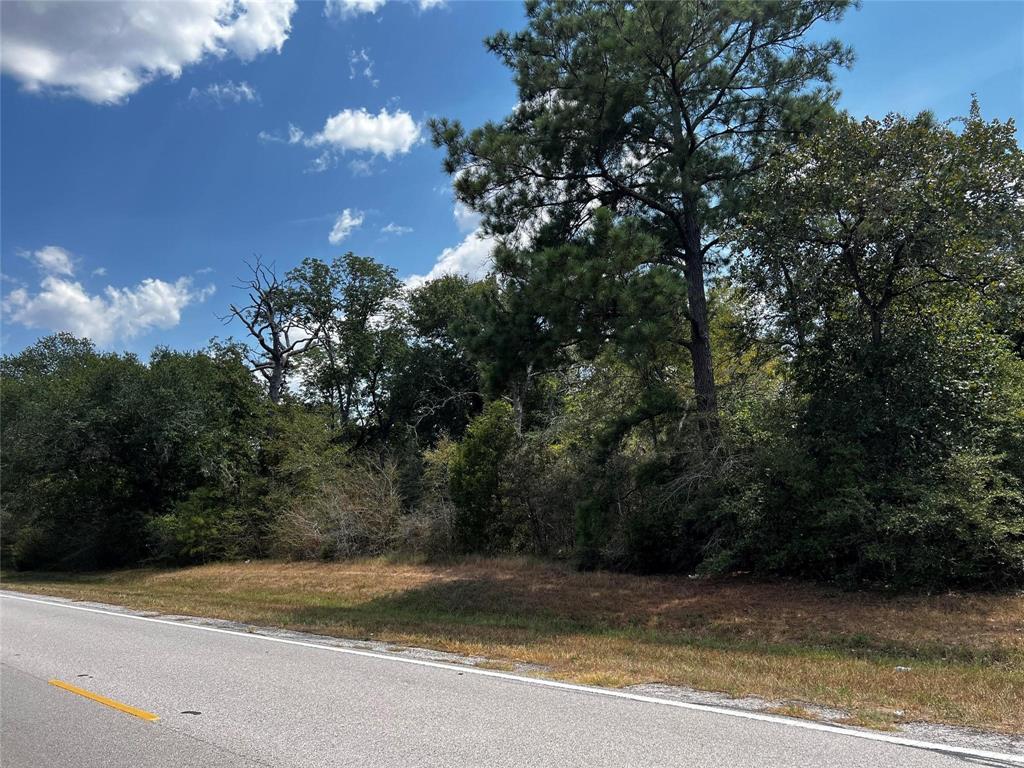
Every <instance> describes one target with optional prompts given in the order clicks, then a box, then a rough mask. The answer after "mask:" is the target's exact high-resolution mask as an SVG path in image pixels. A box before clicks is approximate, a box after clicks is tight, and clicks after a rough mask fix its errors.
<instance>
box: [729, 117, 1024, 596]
mask: <svg viewBox="0 0 1024 768" xmlns="http://www.w3.org/2000/svg"><path fill="white" fill-rule="evenodd" d="M1021 188H1024V152H1022V151H1021V150H1020V148H1019V147H1018V146H1017V143H1016V139H1015V136H1014V126H1013V125H1012V124H1003V123H999V122H991V123H986V122H985V121H983V120H982V119H981V117H980V114H979V111H978V109H977V105H974V107H973V108H972V112H971V115H970V116H969V117H968V118H966V119H965V120H964V124H963V128H962V130H960V131H959V132H958V131H954V130H952V128H951V127H950V126H945V125H939V124H937V123H936V122H935V121H934V119H933V118H932V117H931V116H930V115H927V114H924V115H920V116H918V117H917V118H914V119H908V118H904V117H900V116H895V115H891V116H889V117H888V118H886V119H885V120H882V121H876V120H871V119H867V120H864V121H861V122H858V121H855V120H852V119H850V118H848V117H844V116H841V117H837V118H836V119H835V120H834V121H833V122H832V123H831V124H830V125H829V126H828V128H827V129H826V130H824V131H823V132H822V133H821V134H820V135H817V136H814V137H811V138H809V139H807V140H806V141H804V142H803V143H802V144H801V145H800V146H799V147H798V148H796V149H795V150H794V151H793V152H791V153H789V154H788V155H786V156H785V157H780V158H777V159H776V160H775V161H774V162H773V163H771V164H770V165H769V166H768V167H767V168H766V170H765V173H764V174H763V175H762V176H761V177H760V179H759V180H758V183H757V184H756V185H754V186H753V188H752V190H751V198H750V201H749V207H748V209H747V211H746V212H745V214H744V216H743V225H744V228H743V229H742V230H741V233H742V234H741V237H739V238H738V239H737V240H736V248H737V251H742V253H743V256H742V259H741V270H740V274H741V276H742V278H743V281H744V283H745V287H746V289H747V290H748V291H750V292H751V293H752V294H753V295H754V296H755V297H756V299H757V301H755V302H753V303H752V305H751V306H754V307H757V308H759V310H760V311H759V313H758V314H759V318H758V319H759V320H760V321H761V324H762V327H765V328H766V329H767V331H768V334H769V336H770V338H772V339H774V340H775V342H776V343H777V344H778V345H779V348H780V350H781V351H782V353H783V357H784V359H786V360H787V361H788V363H789V364H788V365H787V371H788V374H789V375H788V376H787V378H788V380H789V384H790V386H791V395H792V398H793V401H792V403H791V406H792V407H791V409H789V410H788V413H787V414H786V415H785V416H784V417H783V420H782V421H781V422H778V423H776V424H775V425H774V427H773V430H774V434H773V435H772V437H771V438H770V439H769V440H768V444H769V445H770V447H769V448H767V449H766V450H765V453H764V454H763V455H762V461H763V462H764V465H766V466H767V471H766V472H765V473H764V475H763V476H762V477H769V478H772V481H771V482H764V481H763V479H761V480H759V479H755V478H752V482H751V483H750V485H749V488H748V489H746V490H744V491H743V494H744V495H745V496H746V499H747V502H749V504H750V506H748V507H745V511H744V512H742V513H741V514H740V519H741V520H743V521H744V522H743V524H742V525H740V526H739V531H738V532H735V533H736V539H737V540H740V541H742V540H743V539H746V545H745V546H748V547H749V549H748V554H749V557H750V559H749V560H748V561H747V562H746V563H745V565H746V566H747V567H750V566H751V564H756V567H762V568H765V569H766V570H776V571H778V570H782V571H789V572H796V573H799V574H801V575H811V576H816V577H821V576H826V575H827V576H833V577H837V576H838V577H844V578H848V579H853V580H862V581H863V580H868V581H873V582H876V583H885V584H899V585H901V586H926V585H934V584H941V583H947V584H948V583H975V584H978V583H988V584H991V583H997V582H1001V581H1007V580H1010V581H1012V580H1019V579H1020V578H1022V577H1024V466H1022V464H1021V461H1020V459H1019V457H1020V456H1021V455H1022V454H1024V442H1022V440H1024V418H1022V417H1021V414H1022V413H1024V411H1022V410H1021V403H1022V397H1024V366H1022V365H1021V360H1020V358H1019V356H1015V355H1014V354H1013V347H1012V335H1011V334H1008V333H1007V332H1006V328H1005V326H1003V325H1002V324H1001V321H1002V320H1003V319H1005V317H1006V316H1007V311H1006V308H1007V307H1010V306H1012V305H1013V304H1014V303H1015V302H1017V301H1019V295H1020V294H1019V286H1020V285H1021V280H1020V278H1021V267H1022V261H1021V253H1022V252H1021V243H1022V242H1024V241H1022V235H1024V202H1022V200H1021V198H1020V195H1019V192H1018V190H1020V189H1021ZM785 422H788V423H789V425H791V426H789V427H788V430H789V432H788V437H787V429H786V428H783V426H782V425H783V423H785ZM793 427H795V429H793ZM972 473H974V474H973V475H972ZM981 489H984V491H983V492H982V490H981ZM773 531H774V532H775V533H774V534H773V533H771V532H773ZM743 546H744V545H741V547H740V548H741V549H742V548H743Z"/></svg>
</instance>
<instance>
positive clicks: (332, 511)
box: [274, 460, 403, 559]
mask: <svg viewBox="0 0 1024 768" xmlns="http://www.w3.org/2000/svg"><path fill="white" fill-rule="evenodd" d="M402 517H403V516H402V502H401V496H400V494H399V492H398V476H397V472H396V469H395V466H394V465H393V464H390V463H387V462H375V461H370V460H367V461H363V462H357V463H353V464H351V465H349V466H345V467H341V468H339V469H337V470H336V471H335V472H334V473H333V474H331V475H330V476H328V477H327V478H326V479H324V480H323V481H322V482H321V483H320V484H319V486H317V487H316V488H314V489H313V491H312V492H310V493H308V494H305V495H303V496H301V497H299V498H297V499H296V500H295V501H294V503H293V504H292V505H291V506H290V507H289V508H287V509H285V510H284V511H283V512H282V513H281V514H280V516H279V517H278V519H277V521H276V524H275V529H274V540H275V549H276V551H277V552H278V553H279V554H282V555H284V556H287V557H294V558H320V559H335V558H344V557H352V556H355V555H380V554H384V553H386V552H390V551H392V550H394V549H396V548H398V545H399V544H400V543H401V537H402V532H403V519H402Z"/></svg>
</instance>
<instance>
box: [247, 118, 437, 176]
mask: <svg viewBox="0 0 1024 768" xmlns="http://www.w3.org/2000/svg"><path fill="white" fill-rule="evenodd" d="M421 131H422V128H421V126H420V125H419V124H418V123H417V122H416V121H415V120H413V119H412V115H410V114H409V113H408V112H404V111H403V110H401V109H398V110H395V112H393V113H392V112H389V111H388V110H387V109H386V108H383V109H381V110H380V112H378V113H377V114H375V115H374V114H371V113H370V112H367V111H366V110H365V109H343V110H341V112H339V113H338V114H336V115H332V116H331V117H329V118H327V120H326V121H325V122H324V127H323V129H322V130H320V131H318V132H317V133H314V134H313V135H312V136H307V135H306V134H305V132H304V131H303V130H302V129H301V128H298V127H297V126H295V125H292V124H290V123H289V125H288V135H287V137H285V136H282V135H281V134H280V133H268V132H267V131H260V132H259V134H258V138H259V140H260V141H262V142H264V143H277V144H301V145H302V146H304V147H310V148H312V149H317V150H319V154H318V155H317V157H316V159H315V160H313V163H312V165H311V166H310V168H309V169H308V170H309V171H310V172H313V173H319V172H321V171H325V170H327V169H328V168H333V167H334V166H336V165H337V164H338V156H339V155H340V154H342V153H344V152H348V151H351V152H364V153H368V154H369V155H370V160H372V159H374V158H376V157H378V156H383V157H385V158H387V159H388V160H390V159H391V158H393V157H394V156H395V155H403V154H405V153H407V152H408V151H409V150H411V149H412V148H413V146H414V145H415V144H416V142H418V141H419V140H420V133H421ZM349 165H350V167H351V169H352V173H353V175H355V176H369V175H370V174H371V173H372V170H373V168H372V164H371V163H370V162H369V161H367V160H365V159H363V160H359V159H357V160H355V161H353V162H352V163H350V164H349Z"/></svg>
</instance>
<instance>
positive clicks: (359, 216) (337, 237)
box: [327, 208, 363, 245]
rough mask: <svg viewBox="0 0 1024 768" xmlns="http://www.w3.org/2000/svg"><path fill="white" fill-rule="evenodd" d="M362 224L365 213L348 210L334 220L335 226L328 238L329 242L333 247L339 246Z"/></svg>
mask: <svg viewBox="0 0 1024 768" xmlns="http://www.w3.org/2000/svg"><path fill="white" fill-rule="evenodd" d="M362 224H363V212H362V211H353V210H352V209H351V208H346V209H345V210H343V211H342V212H341V213H339V214H338V218H337V219H335V220H334V226H333V227H331V233H330V234H329V235H328V236H327V240H328V242H329V243H330V244H331V245H337V244H338V243H340V242H341V241H342V240H344V239H345V238H346V237H348V236H349V235H350V234H352V231H353V230H355V229H357V228H359V227H360V226H362Z"/></svg>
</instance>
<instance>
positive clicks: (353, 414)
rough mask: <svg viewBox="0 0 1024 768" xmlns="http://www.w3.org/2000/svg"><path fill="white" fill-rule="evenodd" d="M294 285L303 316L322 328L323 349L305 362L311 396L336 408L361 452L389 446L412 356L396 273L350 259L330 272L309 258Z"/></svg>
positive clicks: (340, 260) (295, 274) (357, 258)
mask: <svg viewBox="0 0 1024 768" xmlns="http://www.w3.org/2000/svg"><path fill="white" fill-rule="evenodd" d="M288 282H289V285H290V286H291V290H292V291H293V295H294V296H295V297H296V305H297V306H298V307H299V315H300V316H301V317H303V318H310V320H309V322H311V323H313V324H316V327H318V328H320V332H319V336H320V338H321V343H320V344H319V345H318V349H317V350H316V351H315V352H313V353H312V354H309V355H307V356H306V358H305V360H304V362H303V374H304V377H305V379H306V381H307V391H308V392H309V393H310V394H315V395H316V396H317V397H318V398H320V399H322V400H323V401H326V402H327V403H329V404H330V406H331V408H332V410H333V412H334V413H335V414H336V417H337V420H338V424H339V427H340V429H341V430H342V431H343V432H344V433H348V434H350V435H351V437H352V438H353V440H354V441H355V444H356V445H357V446H361V445H364V444H365V443H366V442H367V441H369V440H371V439H382V440H383V439H386V437H387V435H388V433H389V432H390V430H391V428H392V427H393V426H394V424H395V421H396V418H397V412H396V410H395V409H394V408H393V406H394V405H395V401H394V400H393V398H392V394H393V393H394V390H395V383H396V381H397V380H398V378H399V377H400V376H401V374H402V371H403V370H404V368H405V365H406V363H407V357H408V335H409V334H408V330H407V324H406V318H405V310H404V308H403V307H402V302H401V300H402V298H403V287H402V283H401V281H400V280H399V279H398V278H397V277H396V276H395V270H394V269H393V268H392V267H387V266H385V265H383V264H380V263H378V262H376V261H374V260H373V259H371V258H367V257H363V256H356V255H355V254H353V253H347V254H345V255H344V256H341V257H340V258H338V259H335V260H334V262H332V263H331V264H330V265H329V266H328V265H325V264H323V263H322V262H318V261H316V260H312V259H307V260H306V261H304V262H303V263H302V264H301V265H300V266H299V267H298V268H296V269H295V270H292V271H291V272H290V273H289V275H288ZM321 323H322V325H319V324H321Z"/></svg>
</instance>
